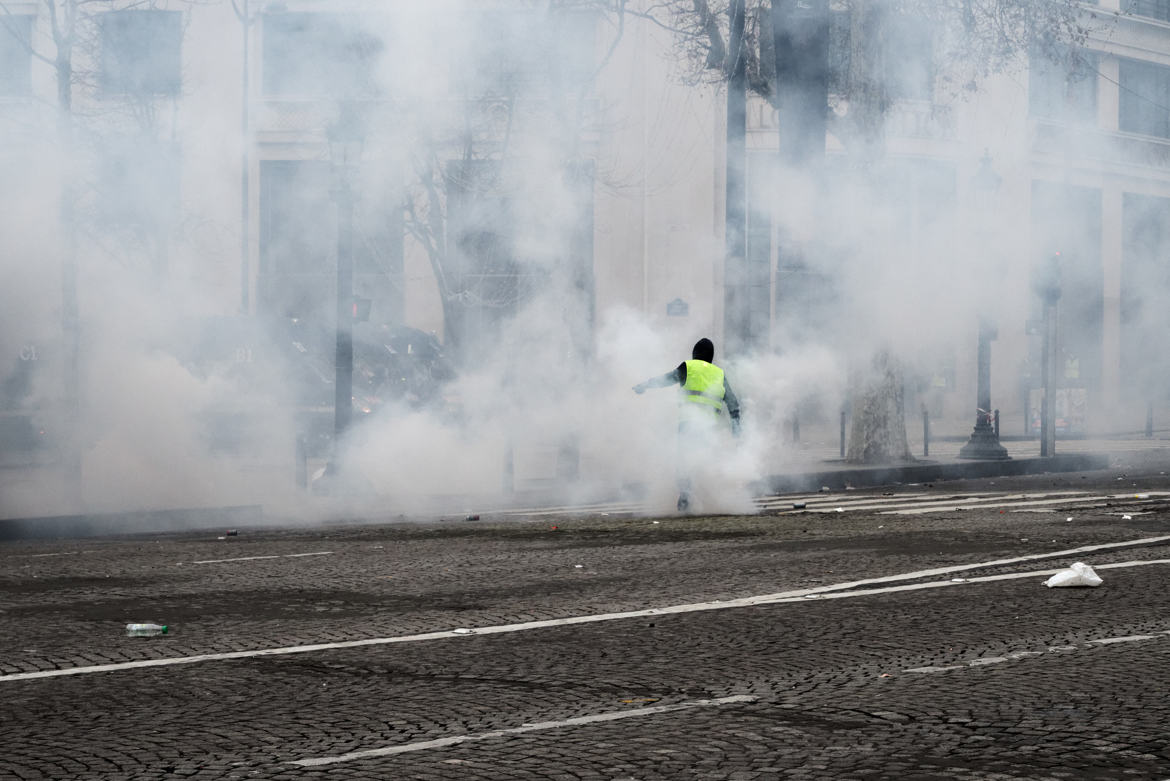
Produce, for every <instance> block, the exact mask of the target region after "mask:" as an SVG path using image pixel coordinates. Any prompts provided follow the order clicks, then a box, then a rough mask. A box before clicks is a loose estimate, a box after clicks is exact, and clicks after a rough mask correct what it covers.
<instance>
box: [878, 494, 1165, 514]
mask: <svg viewBox="0 0 1170 781" xmlns="http://www.w3.org/2000/svg"><path fill="white" fill-rule="evenodd" d="M1159 496H1161V494H1159ZM1126 499H1129V500H1130V501H1132V502H1137V503H1139V504H1145V503H1148V501H1149V499H1148V498H1147V499H1138V498H1137V497H1135V496H1133V495H1132V494H1120V495H1113V496H1105V495H1101V496H1084V497H1068V498H1064V499H1037V500H1031V501H1026V502H1002V503H999V504H980V505H978V506H976V505H973V504H968V503H966V502H954V503H951V504H946V505H940V506H937V507H930V508H920V507H908V508H906V509H902V510H887V511H885V512H883V513H881V514H882V515H920V514H922V513H928V512H946V511H949V510H974V509H979V510H992V509H995V508H997V507H1049V506H1059V505H1071V504H1089V503H1093V502H1117V501H1124V500H1126Z"/></svg>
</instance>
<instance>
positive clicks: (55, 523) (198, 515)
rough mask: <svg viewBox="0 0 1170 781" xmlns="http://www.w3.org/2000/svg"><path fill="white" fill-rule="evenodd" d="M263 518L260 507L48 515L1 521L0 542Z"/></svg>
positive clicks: (227, 525)
mask: <svg viewBox="0 0 1170 781" xmlns="http://www.w3.org/2000/svg"><path fill="white" fill-rule="evenodd" d="M263 517H264V508H263V507H261V506H260V505H258V504H256V505H239V506H235V507H188V508H182V509H173V510H143V511H138V512H115V513H87V514H84V515H48V516H43V517H40V518H6V519H0V541H8V540H33V539H61V538H76V537H102V536H107V535H109V534H111V531H110V530H111V529H116V530H117V531H116V532H113V533H114V534H117V535H124V534H148V533H159V532H167V531H179V530H183V531H189V530H191V529H207V528H212V527H217V526H223V527H224V528H225V529H227V528H230V527H232V526H242V525H246V524H255V523H259V522H260V521H261V520H262V519H263Z"/></svg>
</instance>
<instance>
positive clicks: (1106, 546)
mask: <svg viewBox="0 0 1170 781" xmlns="http://www.w3.org/2000/svg"><path fill="white" fill-rule="evenodd" d="M1166 541H1170V535H1168V536H1162V537H1144V538H1142V539H1138V540H1126V541H1125V542H1108V543H1102V544H1100V545H1082V546H1081V547H1079V548H1068V549H1066V550H1060V551H1053V552H1051V553H1033V554H1030V555H1027V556H1017V557H1015V558H1010V559H995V560H993V561H984V562H978V563H975V564H955V565H953V566H950V567H936V568H934V569H925V570H918V571H917V572H905V573H902V574H899V575H886V576H884V577H879V578H865V579H863V580H854V581H848V582H845V583H836V584H833V585H829V586H817V587H816V588H802V589H794V590H791V591H782V592H779V593H776V594H764V595H760V596H754V597H741V598H740V599H730V600H727V601H719V602H697V603H691V604H683V605H668V606H666V607H652V608H644V609H642V610H629V611H625V612H622V613H600V614H593V615H584V616H570V617H568V618H548V619H542V620H539V621H525V622H521V623H517V624H499V625H496V626H484V627H476V628H475V630H474V632H473V633H472V634H471V635H468V634H467V633H466V632H459V631H457V630H439V631H435V632H424V633H422V634H416V635H396V636H393V637H373V638H368V639H365V640H339V641H335V642H331V643H315V644H312V645H293V646H283V647H279V648H262V649H260V650H256V651H227V652H222V653H208V654H197V655H194V656H173V657H166V658H163V659H142V660H138V661H134V662H116V663H111V664H96V665H88V666H85V667H67V668H64V669H59V670H38V671H36V672H28V673H8V674H6V675H0V682H4V681H23V680H29V679H34V678H55V677H58V676H62V675H84V674H89V673H101V672H113V671H116V670H132V669H137V668H140V667H166V666H169V665H176V664H194V663H197V662H210V661H222V660H227V659H247V658H251V657H256V656H286V655H289V654H302V653H311V652H314V651H332V650H338V649H343V648H361V647H365V646H378V645H390V644H393V643H413V642H420V641H425V640H445V639H449V638H454V637H468V636H473V637H474V636H480V635H495V634H505V633H509V632H524V631H528V630H531V629H547V628H551V627H558V626H573V625H577V624H595V623H600V622H603V621H620V620H622V619H627V618H646V617H648V616H661V615H671V614H678V613H696V612H701V611H706V610H727V609H731V608H737V607H753V606H756V605H769V604H776V603H780V602H800V601H804V600H805V598H806V597H808V596H810V595H814V596H819V597H822V598H825V599H845V598H848V597H854V596H866V595H870V594H881V593H893V592H895V591H912V590H916V589H924V588H940V587H942V586H954V585H960V584H959V583H956V582H955V581H954V580H949V579H948V580H945V581H934V582H930V583H919V584H911V585H906V586H893V587H886V588H880V589H870V590H868V591H858V590H853V589H859V588H861V587H864V586H873V585H880V584H883V583H896V582H898V581H901V580H920V579H922V578H931V577H936V576H939V575H950V574H952V573H955V572H965V571H968V570H973V569H985V568H988V567H1003V566H1008V565H1011V564H1019V563H1021V562H1025V561H1038V560H1041V559H1051V558H1057V557H1060V556H1067V557H1074V556H1079V555H1080V554H1082V553H1092V552H1094V551H1100V550H1110V549H1114V548H1126V547H1133V546H1135V545H1153V544H1156V543H1161V542H1166ZM1146 563H1150V564H1155V563H1156V564H1163V563H1170V560H1166V559H1159V560H1157V561H1149V562H1127V563H1125V564H1123V565H1111V564H1101V565H1095V567H1094V568H1095V569H1109V568H1111V567H1119V566H1140V565H1143V564H1146ZM1058 571H1059V570H1045V571H1043V572H1027V573H1009V574H1007V575H987V576H984V577H979V578H967V579H964V580H963V581H962V584H967V583H979V582H989V581H994V580H1011V579H1013V578H1021V577H1034V576H1038V575H1041V574H1052V573H1053V572H1058ZM833 592H848V593H839V594H838V593H833Z"/></svg>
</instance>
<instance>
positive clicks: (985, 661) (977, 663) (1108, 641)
mask: <svg viewBox="0 0 1170 781" xmlns="http://www.w3.org/2000/svg"><path fill="white" fill-rule="evenodd" d="M1109 566H1114V567H1116V566H1121V565H1118V564H1113V565H1109ZM1167 636H1170V631H1167V632H1159V633H1158V634H1156V635H1126V636H1125V637H1103V638H1100V639H1098V640H1086V641H1085V642H1083V643H1080V644H1079V645H1054V646H1050V647H1049V648H1048V649H1047V650H1044V651H1016V652H1015V653H1010V654H1007V655H1006V656H986V657H980V658H978V659H967V660H966V661H962V662H958V663H957V664H945V665H931V666H928V667H911V668H910V669H908V670H903V671H902V672H904V673H941V672H946V671H947V670H966V669H968V668H971V667H983V666H985V665H989V664H1001V663H1003V662H1011V661H1015V660H1016V659H1026V658H1028V657H1031V656H1044V655H1046V654H1052V653H1065V652H1068V651H1081V650H1084V649H1086V648H1091V647H1093V646H1095V645H1115V644H1117V643H1137V642H1141V641H1143V640H1157V639H1159V638H1161V637H1167Z"/></svg>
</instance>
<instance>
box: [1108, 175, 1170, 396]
mask: <svg viewBox="0 0 1170 781" xmlns="http://www.w3.org/2000/svg"><path fill="white" fill-rule="evenodd" d="M1122 203H1123V211H1122V232H1121V233H1122V236H1123V242H1124V243H1123V244H1122V255H1121V302H1120V303H1121V306H1120V309H1121V312H1120V314H1121V376H1122V377H1124V378H1125V382H1124V383H1123V389H1124V390H1125V391H1126V392H1128V393H1129V394H1131V398H1130V399H1129V400H1130V401H1132V402H1139V403H1140V402H1148V401H1151V400H1154V399H1157V400H1162V399H1165V398H1166V397H1167V392H1168V389H1167V387H1166V383H1165V381H1164V378H1163V376H1162V374H1163V371H1162V368H1161V365H1160V363H1159V362H1158V361H1156V360H1152V357H1153V356H1157V355H1160V354H1161V352H1162V347H1161V345H1162V342H1163V340H1164V337H1165V334H1166V332H1167V330H1168V329H1170V310H1168V309H1167V307H1166V306H1165V305H1164V303H1163V302H1164V301H1165V300H1166V297H1167V295H1170V265H1167V263H1166V260H1165V259H1166V258H1167V257H1170V198H1157V197H1153V196H1147V195H1137V194H1134V193H1125V195H1124V200H1123V201H1122Z"/></svg>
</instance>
